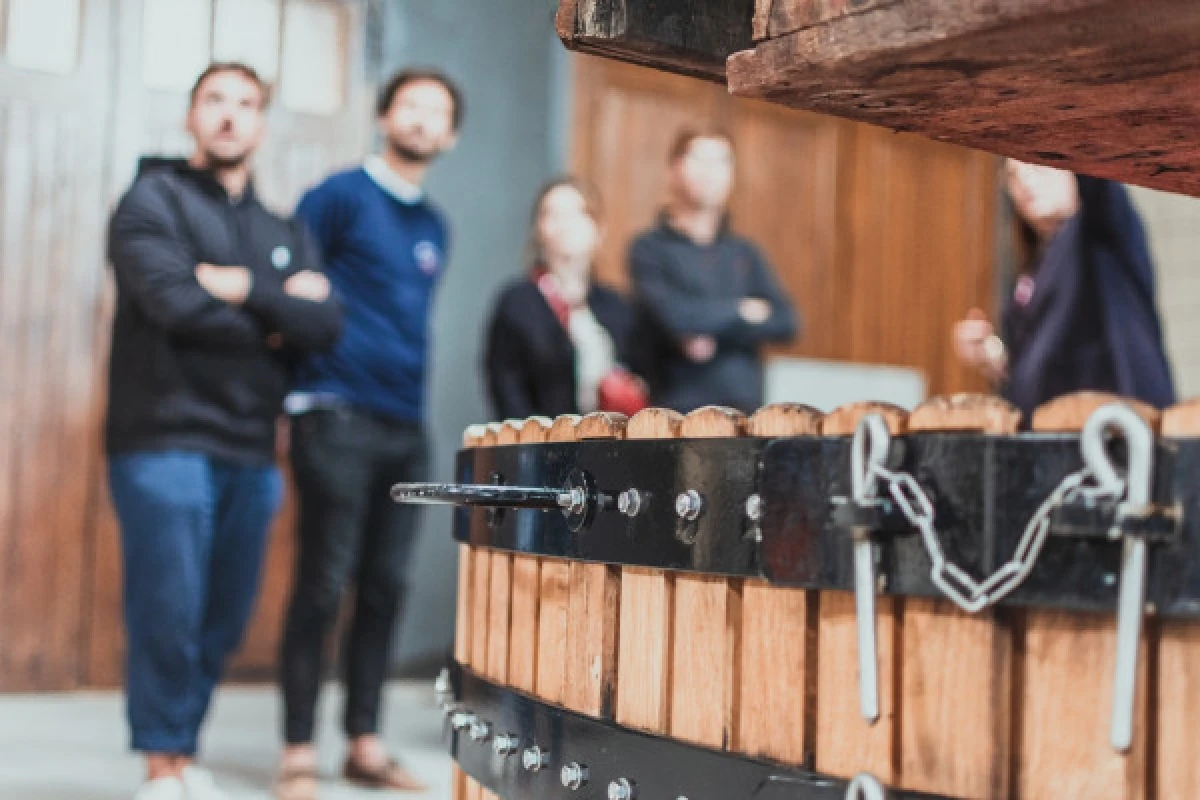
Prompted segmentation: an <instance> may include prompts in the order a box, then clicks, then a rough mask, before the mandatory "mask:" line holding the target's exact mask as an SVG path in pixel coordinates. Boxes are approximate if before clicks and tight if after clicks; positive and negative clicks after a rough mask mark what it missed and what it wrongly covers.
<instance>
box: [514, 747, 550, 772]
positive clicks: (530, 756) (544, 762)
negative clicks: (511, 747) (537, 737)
mask: <svg viewBox="0 0 1200 800" xmlns="http://www.w3.org/2000/svg"><path fill="white" fill-rule="evenodd" d="M521 766H522V767H524V768H525V769H526V770H528V771H529V772H541V771H542V770H544V769H545V768H546V767H548V766H550V754H549V753H547V752H546V751H545V750H543V749H542V748H540V747H538V746H537V745H534V746H533V747H527V748H525V752H523V753H521Z"/></svg>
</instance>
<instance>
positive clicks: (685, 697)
mask: <svg viewBox="0 0 1200 800" xmlns="http://www.w3.org/2000/svg"><path fill="white" fill-rule="evenodd" d="M745 430H746V418H745V417H744V416H743V415H742V414H741V412H739V411H735V410H733V409H728V408H719V407H716V406H708V407H705V408H701V409H697V410H696V411H693V412H691V413H690V414H688V415H687V416H686V417H684V420H683V424H682V426H681V428H680V435H681V436H682V437H683V438H685V439H688V438H723V437H734V436H741V435H742V434H744V433H745ZM741 588H742V587H741V584H740V582H738V581H731V580H729V579H727V578H719V577H712V576H708V575H695V574H689V573H680V574H678V575H676V576H675V615H674V625H675V634H674V639H673V647H672V656H671V706H670V722H671V724H670V733H671V735H672V736H673V737H676V738H679V739H683V740H686V741H690V742H695V743H697V744H703V745H707V746H709V747H728V746H729V744H730V743H731V742H732V741H734V740H735V739H736V731H735V721H736V719H737V709H736V707H735V705H736V694H737V693H736V691H735V686H736V684H737V681H738V677H737V669H738V667H739V666H741V665H740V664H739V663H738V661H737V658H736V653H737V650H738V644H739V637H740V625H741V600H742V594H741Z"/></svg>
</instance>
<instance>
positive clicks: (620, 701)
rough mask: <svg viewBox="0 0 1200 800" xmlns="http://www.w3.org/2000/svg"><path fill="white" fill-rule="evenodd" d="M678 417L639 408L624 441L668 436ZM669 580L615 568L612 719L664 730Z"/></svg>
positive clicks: (675, 430)
mask: <svg viewBox="0 0 1200 800" xmlns="http://www.w3.org/2000/svg"><path fill="white" fill-rule="evenodd" d="M682 424H683V417H682V415H680V414H678V413H677V412H675V411H670V410H667V409H662V408H648V409H645V410H644V411H639V412H638V413H637V414H635V415H634V416H633V418H632V419H630V420H629V425H628V427H627V428H626V431H625V437H626V438H627V439H674V438H676V437H678V436H679V430H680V427H681V426H682ZM673 601H674V580H673V579H672V577H671V576H670V575H669V574H667V573H665V572H663V571H662V570H655V569H643V568H640V567H623V568H622V569H621V612H620V627H619V631H618V642H619V645H618V648H617V708H616V713H617V722H619V723H620V724H622V725H627V726H630V727H633V728H639V729H641V730H645V731H650V732H652V733H666V731H667V717H668V712H669V709H670V691H669V689H670V677H671V650H672V647H671V633H672V630H673V628H672V625H671V610H672V607H673V605H674V602H673Z"/></svg>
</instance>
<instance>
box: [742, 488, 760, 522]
mask: <svg viewBox="0 0 1200 800" xmlns="http://www.w3.org/2000/svg"><path fill="white" fill-rule="evenodd" d="M762 514H763V509H762V497H760V496H759V495H757V494H752V495H750V496H749V497H747V498H746V519H748V520H750V521H751V522H758V521H759V520H760V519H762Z"/></svg>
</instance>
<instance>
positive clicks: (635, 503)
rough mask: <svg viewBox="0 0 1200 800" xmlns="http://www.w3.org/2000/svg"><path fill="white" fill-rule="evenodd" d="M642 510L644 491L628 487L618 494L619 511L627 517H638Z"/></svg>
mask: <svg viewBox="0 0 1200 800" xmlns="http://www.w3.org/2000/svg"><path fill="white" fill-rule="evenodd" d="M641 510H642V493H641V492H639V491H638V490H637V489H626V490H625V491H623V492H621V493H620V494H619V495H617V511H620V512H621V513H622V514H624V515H625V516H627V517H636V516H637V515H638V514H639V513H640V512H641Z"/></svg>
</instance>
